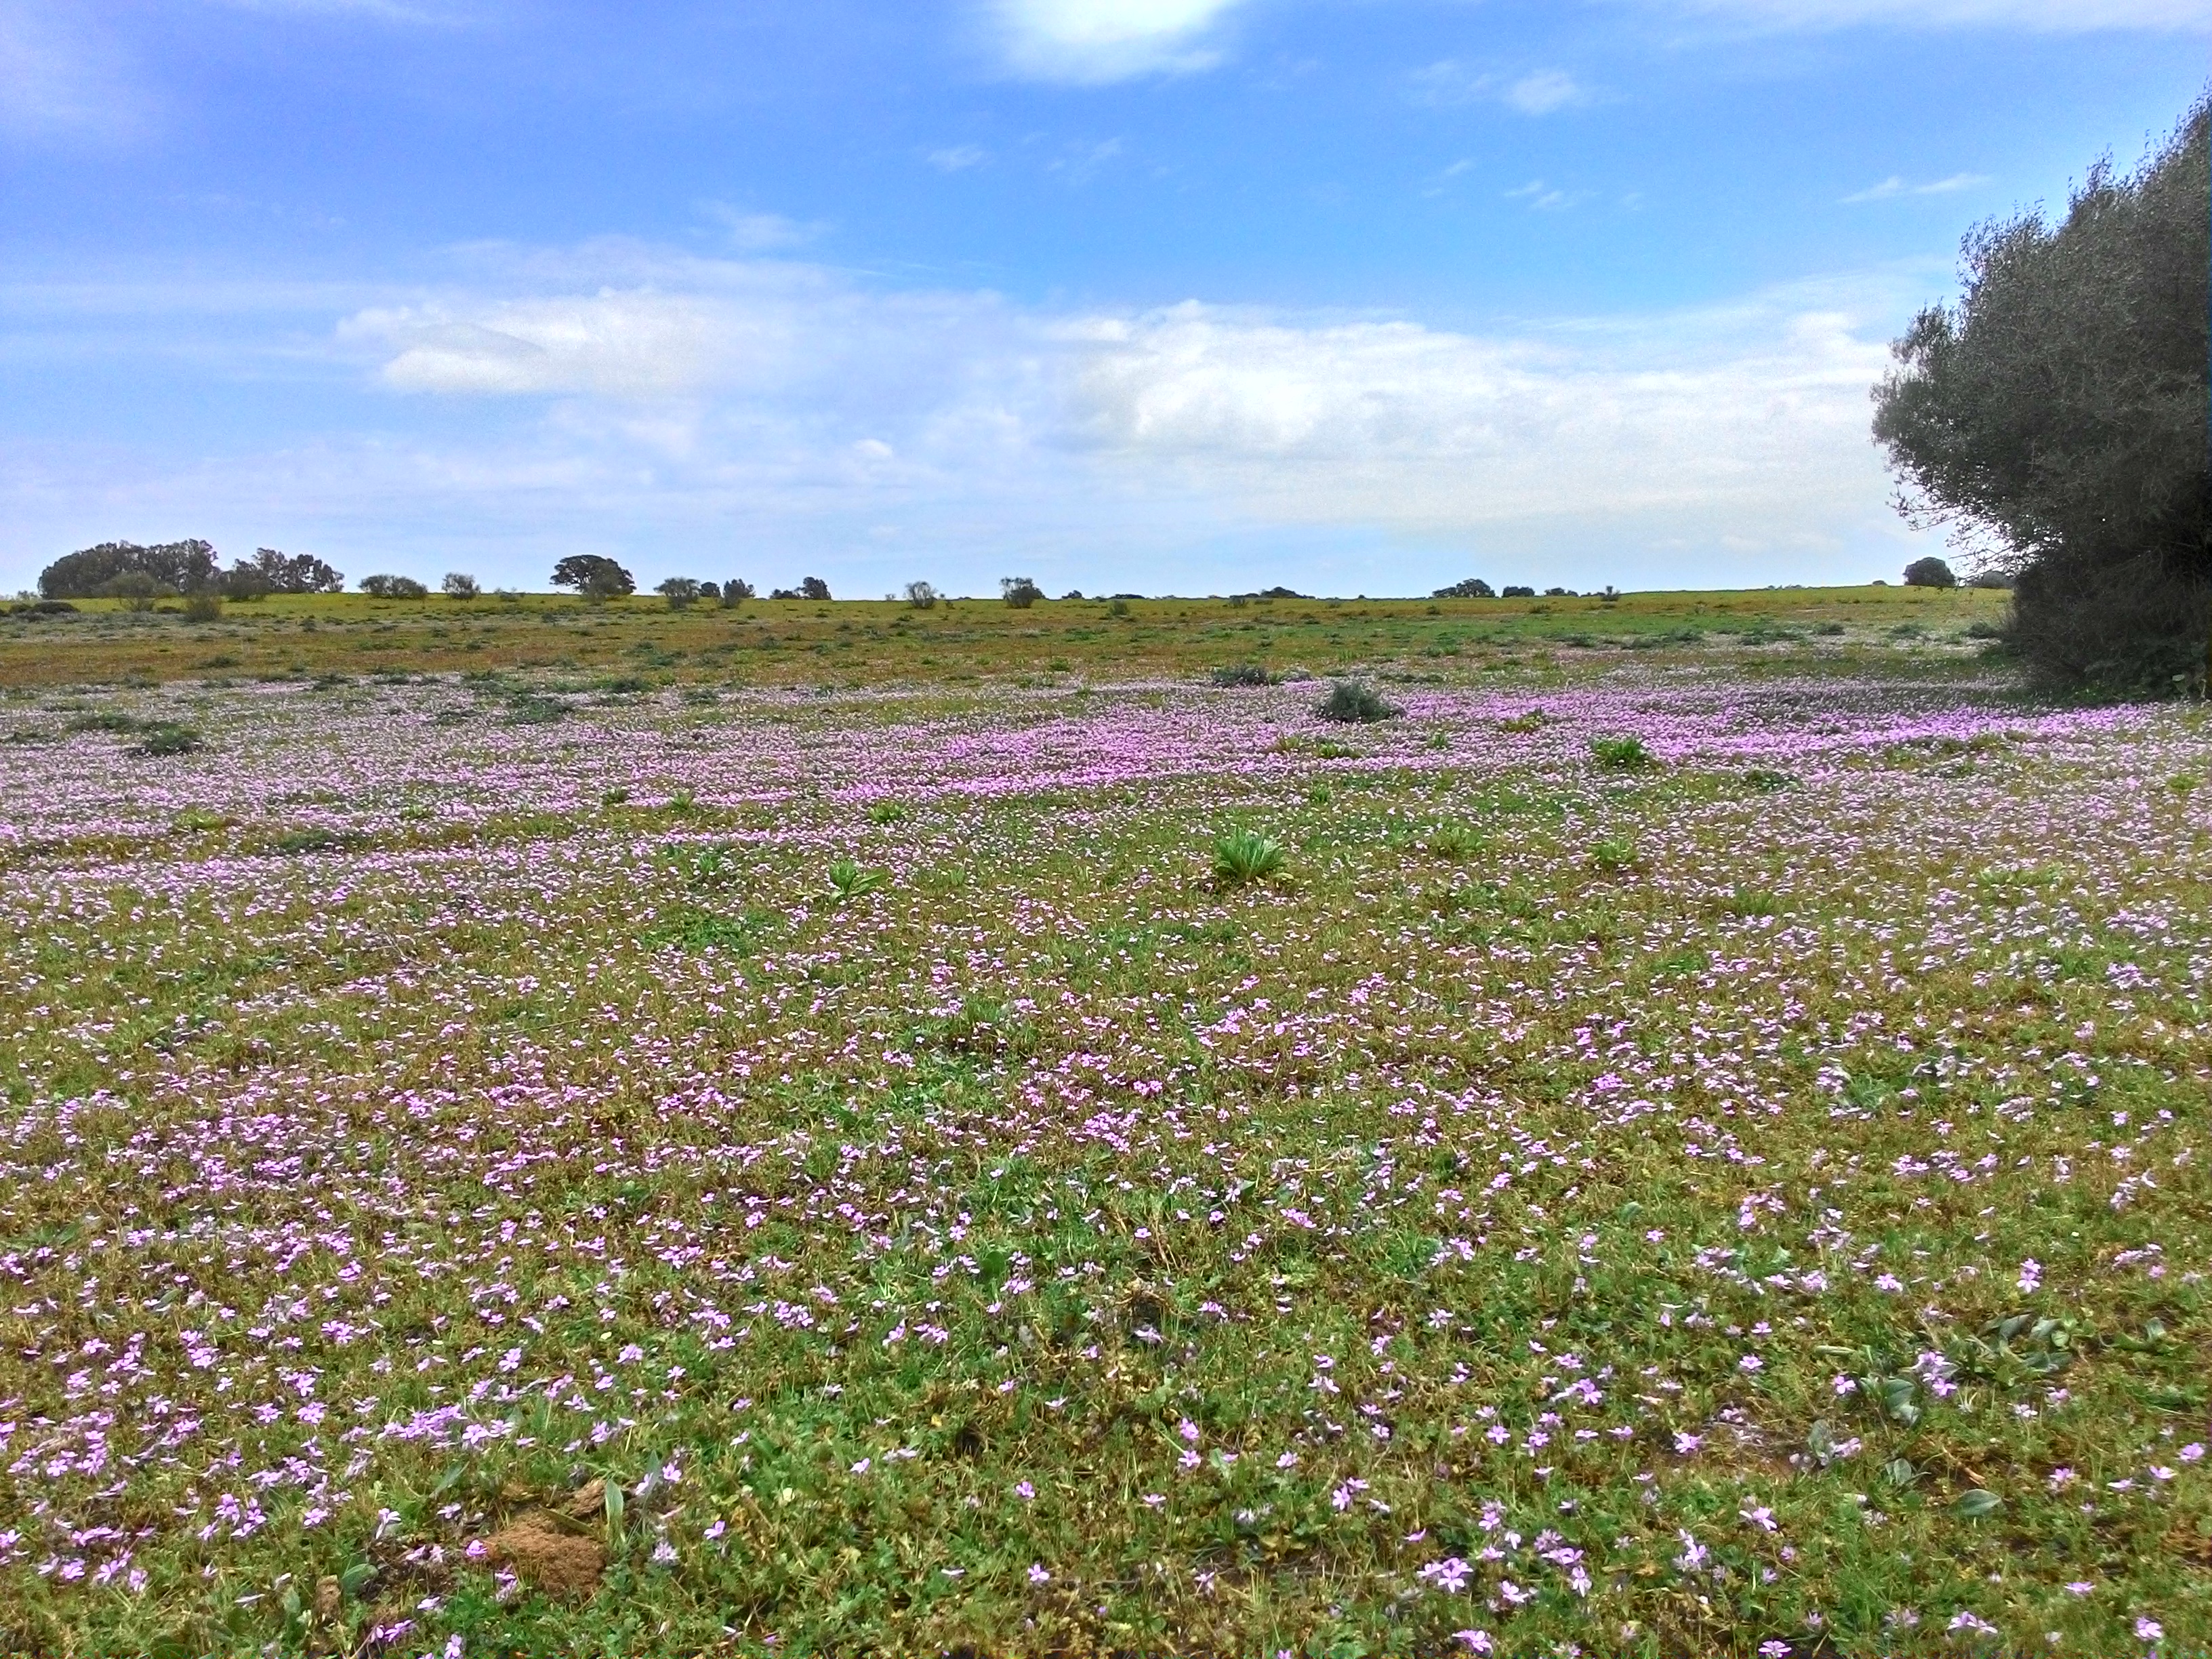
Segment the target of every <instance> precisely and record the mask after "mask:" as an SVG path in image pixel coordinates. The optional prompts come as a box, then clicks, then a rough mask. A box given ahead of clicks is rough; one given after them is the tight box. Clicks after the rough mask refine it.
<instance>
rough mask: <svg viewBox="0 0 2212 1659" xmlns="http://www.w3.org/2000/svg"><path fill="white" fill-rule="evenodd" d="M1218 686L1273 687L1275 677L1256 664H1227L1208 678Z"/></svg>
mask: <svg viewBox="0 0 2212 1659" xmlns="http://www.w3.org/2000/svg"><path fill="white" fill-rule="evenodd" d="M1206 678H1208V679H1210V680H1212V682H1213V684H1216V685H1222V686H1243V685H1273V684H1274V683H1275V677H1274V676H1273V674H1271V673H1269V672H1268V671H1267V669H1266V668H1265V667H1263V666H1262V665H1260V664H1258V663H1256V662H1232V663H1225V664H1224V665H1222V666H1221V667H1219V668H1217V669H1215V670H1214V671H1212V673H1211V674H1209V675H1208V676H1207V677H1206Z"/></svg>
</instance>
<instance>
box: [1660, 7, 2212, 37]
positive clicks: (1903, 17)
mask: <svg viewBox="0 0 2212 1659" xmlns="http://www.w3.org/2000/svg"><path fill="white" fill-rule="evenodd" d="M1664 3H1667V4H1668V6H1669V7H1670V9H1674V10H1678V11H1680V10H1687V11H1691V12H1694V13H1701V14H1704V15H1709V16H1715V17H1723V18H1731V19H1734V20H1735V21H1740V22H1743V23H1747V24H1750V25H1752V26H1753V27H1758V28H1768V29H1832V28H1848V27H1854V26H1857V25H1861V24H1887V25H1893V26H1898V27H1912V28H1924V27H1939V28H1940V27H1969V26H1973V25H1988V26H1991V27H2013V28H2027V29H2034V30H2039V31H2042V32H2046V33H2064V34H2081V33H2092V32H2094V31H2097V30H2101V29H2175V30H2185V31H2191V32H2197V31H2203V30H2208V29H2212V0H1664Z"/></svg>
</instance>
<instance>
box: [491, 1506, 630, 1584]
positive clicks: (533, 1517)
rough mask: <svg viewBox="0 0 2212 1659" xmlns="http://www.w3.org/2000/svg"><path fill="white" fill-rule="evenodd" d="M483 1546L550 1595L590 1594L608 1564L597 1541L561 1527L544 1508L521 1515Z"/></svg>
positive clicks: (518, 1574) (502, 1563) (496, 1559)
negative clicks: (578, 1535)
mask: <svg viewBox="0 0 2212 1659" xmlns="http://www.w3.org/2000/svg"><path fill="white" fill-rule="evenodd" d="M484 1549H485V1551H486V1552H487V1553H489V1555H490V1557H491V1559H493V1560H494V1561H496V1562H499V1563H500V1564H501V1565H504V1566H507V1567H511V1568H513V1571H514V1575H515V1577H518V1578H520V1579H521V1580H522V1582H523V1583H526V1584H528V1585H529V1586H530V1587H531V1588H532V1589H540V1590H544V1591H545V1592H546V1593H547V1594H548V1595H590V1594H591V1592H592V1590H594V1589H598V1588H599V1575H600V1574H601V1573H602V1572H605V1571H606V1566H607V1553H606V1551H605V1550H604V1549H602V1548H600V1547H599V1542H598V1541H597V1540H595V1539H591V1538H579V1537H577V1536H576V1535H575V1534H574V1533H573V1532H568V1531H564V1530H562V1525H561V1523H560V1522H558V1521H556V1519H555V1518H554V1517H553V1516H550V1515H548V1514H546V1513H545V1512H544V1511H543V1510H532V1511H531V1512H530V1513H529V1514H527V1515H523V1516H517V1517H516V1518H515V1520H514V1521H513V1523H512V1524H510V1525H508V1526H507V1527H505V1528H501V1530H500V1531H498V1532H495V1533H494V1534H492V1535H491V1536H490V1537H489V1538H487V1539H485V1540H484Z"/></svg>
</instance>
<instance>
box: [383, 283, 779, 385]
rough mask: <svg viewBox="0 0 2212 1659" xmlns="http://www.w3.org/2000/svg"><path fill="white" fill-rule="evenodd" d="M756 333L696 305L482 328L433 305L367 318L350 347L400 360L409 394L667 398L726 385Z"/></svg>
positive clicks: (577, 312)
mask: <svg viewBox="0 0 2212 1659" xmlns="http://www.w3.org/2000/svg"><path fill="white" fill-rule="evenodd" d="M764 332H765V331H764V330H763V327H762V326H761V325H760V324H759V323H758V321H757V319H752V318H749V317H747V316H745V315H744V314H743V313H738V312H736V311H734V310H732V308H731V307H727V306H726V305H725V304H723V303H722V302H720V301H715V300H713V299H707V298H701V297H697V296H691V295H660V294H651V293H629V294H622V293H614V292H605V293H601V294H598V295H590V296H587V297H580V298H560V299H540V300H520V301H509V302H507V303H504V304H500V305H495V306H491V307H487V308H486V309H484V310H483V312H482V313H479V314H477V315H476V316H455V315H453V314H451V313H448V312H447V310H446V309H445V308H444V307H440V306H437V305H427V306H422V307H397V308H392V309H384V308H379V309H374V310H369V311H364V312H362V313H359V314H358V315H356V316H355V317H353V318H351V319H349V320H348V321H347V322H346V323H345V324H344V325H343V327H342V329H341V331H340V337H341V338H342V339H345V340H348V341H380V342H385V343H389V344H390V345H391V346H392V347H393V348H395V349H394V350H393V351H392V355H391V356H389V357H388V359H387V360H386V362H385V363H384V365H383V367H382V369H381V371H380V373H381V375H382V378H383V380H384V381H385V383H386V385H388V386H393V387H396V388H397V389H398V390H400V391H402V392H474V393H495V394H499V393H504V394H510V395H512V394H519V393H522V394H545V393H592V394H596V395H599V396H602V397H609V398H659V397H668V396H671V395H675V394H678V393H684V392H693V391H696V390H697V389H698V388H699V387H701V386H704V385H706V384H708V383H709V382H710V381H712V380H717V379H719V378H721V377H722V376H723V375H724V374H726V373H727V372H728V370H729V368H731V366H732V364H733V362H738V361H741V360H743V359H744V357H746V356H748V355H751V354H755V353H761V352H762V349H763V345H764V344H768V343H769V342H766V341H763V339H762V335H763V333H764Z"/></svg>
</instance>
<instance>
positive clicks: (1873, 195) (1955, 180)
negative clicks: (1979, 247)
mask: <svg viewBox="0 0 2212 1659" xmlns="http://www.w3.org/2000/svg"><path fill="white" fill-rule="evenodd" d="M1989 181H1990V178H1989V175H1988V174H1987V173H1953V174H1952V175H1951V176H1950V177H1949V178H1948V179H1936V180H1935V181H1933V182H1932V183H1929V184H1925V185H1908V184H1906V183H1905V180H1904V179H1902V178H1900V177H1899V176H1898V175H1897V174H1896V173H1892V174H1890V176H1889V177H1888V178H1887V179H1883V180H1882V181H1881V183H1880V184H1878V185H1868V186H1867V187H1866V188H1865V189H1864V190H1858V191H1852V192H1851V193H1850V195H1849V196H1846V197H1844V198H1843V199H1844V204H1845V205H1847V206H1848V205H1850V204H1853V203H1857V202H1887V201H1889V200H1891V199H1892V198H1893V197H1899V196H1948V195H1950V194H1951V193H1952V192H1953V191H1960V190H1971V189H1972V188H1973V187H1974V186H1975V185H1986V184H1987V183H1989Z"/></svg>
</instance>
